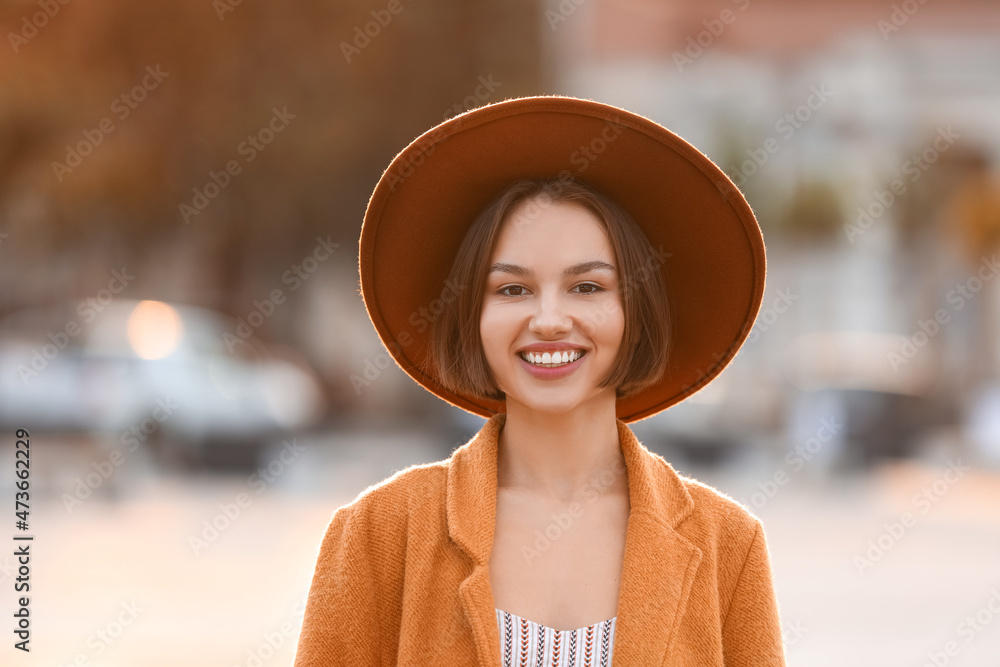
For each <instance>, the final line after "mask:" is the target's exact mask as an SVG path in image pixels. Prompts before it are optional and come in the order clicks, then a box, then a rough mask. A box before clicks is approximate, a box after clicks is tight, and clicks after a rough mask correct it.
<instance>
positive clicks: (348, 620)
mask: <svg viewBox="0 0 1000 667" xmlns="http://www.w3.org/2000/svg"><path fill="white" fill-rule="evenodd" d="M366 514H367V513H366V511H365V507H364V506H362V505H360V504H358V503H355V504H352V505H346V506H344V507H341V508H340V509H338V510H337V511H336V512H335V513H334V515H333V518H332V519H331V521H330V525H329V526H328V527H327V530H326V533H325V535H324V536H323V541H322V544H321V546H320V551H319V557H318V558H317V560H316V569H315V571H314V573H313V578H312V584H311V585H310V587H309V595H308V598H307V599H306V608H305V612H304V616H303V619H302V631H301V633H300V634H299V643H298V647H297V648H296V651H295V662H294V667H334V666H339V665H344V666H350V667H368V666H376V665H380V664H381V654H380V646H379V643H378V642H379V637H378V634H377V631H378V628H379V623H378V614H379V609H378V604H377V601H378V595H377V591H378V585H377V581H376V579H375V573H376V572H377V571H378V570H377V567H376V564H375V563H373V562H372V559H371V555H372V554H371V553H370V552H371V549H370V548H369V544H368V536H369V534H370V533H369V530H368V520H367V517H366Z"/></svg>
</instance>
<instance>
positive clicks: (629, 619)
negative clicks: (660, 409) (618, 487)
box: [446, 413, 702, 667]
mask: <svg viewBox="0 0 1000 667" xmlns="http://www.w3.org/2000/svg"><path fill="white" fill-rule="evenodd" d="M506 417H507V415H506V413H498V414H496V415H494V416H493V417H491V418H490V419H489V420H488V421H487V422H486V423H485V424H484V425H483V427H482V428H481V429H480V431H479V432H478V433H477V434H476V435H475V436H474V437H473V438H472V440H470V441H469V442H468V443H466V444H465V445H463V446H462V447H460V448H458V449H457V450H456V451H455V452H454V453H453V454H452V457H451V460H450V462H449V464H448V489H447V494H448V496H447V501H446V502H447V509H446V512H447V520H448V532H449V534H450V535H451V538H452V539H453V540H454V541H455V543H456V544H458V545H459V547H460V548H461V549H462V550H463V551H465V552H466V553H467V554H468V555H469V557H470V558H471V559H472V562H473V569H472V572H471V574H469V576H467V577H466V578H465V579H464V580H463V581H462V583H461V584H460V586H459V592H460V595H461V598H462V604H463V608H464V611H465V614H466V616H467V618H468V620H469V623H470V625H471V626H472V628H473V633H474V635H475V640H476V646H477V650H478V652H479V661H480V664H484V665H486V664H489V665H496V664H500V657H501V656H500V633H499V630H498V629H497V626H496V611H495V607H494V601H493V592H492V589H491V588H490V579H489V559H490V553H491V552H492V549H493V532H494V528H495V527H496V501H497V448H498V443H499V435H500V431H501V430H502V429H503V424H504V422H505V421H506ZM616 421H617V423H618V439H619V442H620V443H621V449H622V454H623V456H624V459H625V466H626V468H627V470H628V485H629V503H630V506H631V507H630V510H629V519H628V528H627V532H626V536H625V560H624V567H623V570H622V581H621V588H620V592H619V597H618V620H617V621H616V623H615V643H614V662H615V667H631V666H633V665H635V666H638V665H648V664H661V663H662V662H663V660H664V659H665V657H666V655H667V651H668V650H669V648H670V646H671V644H672V642H673V639H674V636H675V632H674V630H675V627H676V625H677V623H678V622H679V620H680V619H681V617H682V616H683V615H684V609H685V607H686V606H687V602H688V595H689V593H690V590H691V584H692V582H693V580H694V574H695V572H696V571H697V569H698V565H699V563H700V562H701V559H702V552H701V550H700V549H699V548H697V547H696V546H694V545H693V544H691V543H690V542H689V541H688V540H686V539H685V538H684V537H683V536H681V535H680V534H679V533H678V532H677V531H676V530H675V526H676V525H677V524H678V523H679V522H680V521H682V520H683V519H684V518H685V517H686V516H687V515H688V514H690V513H691V511H692V510H693V509H694V501H693V500H692V498H691V494H690V493H688V490H687V488H686V486H685V484H684V482H683V481H682V480H681V478H680V476H679V475H678V474H677V473H676V472H675V471H674V469H673V468H672V467H671V466H670V465H669V464H668V463H667V462H666V461H665V460H663V459H662V458H660V457H659V456H656V455H654V454H652V453H651V452H650V451H649V450H648V449H646V448H645V447H644V446H643V445H642V444H641V443H640V442H639V440H638V439H637V438H636V437H635V434H634V433H633V432H632V429H630V428H629V427H628V425H627V424H625V422H623V421H622V420H621V419H617V420H616ZM653 628H655V631H652V630H651V629H653Z"/></svg>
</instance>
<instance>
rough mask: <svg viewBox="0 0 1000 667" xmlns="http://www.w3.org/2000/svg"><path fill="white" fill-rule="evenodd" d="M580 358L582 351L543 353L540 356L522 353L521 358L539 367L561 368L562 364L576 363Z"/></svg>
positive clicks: (532, 353)
mask: <svg viewBox="0 0 1000 667" xmlns="http://www.w3.org/2000/svg"><path fill="white" fill-rule="evenodd" d="M581 356H583V351H582V350H573V351H572V352H570V351H569V350H564V351H563V352H543V353H542V354H536V353H534V352H522V353H521V358H523V359H524V360H525V361H527V362H528V363H530V364H535V365H539V366H544V365H549V366H561V365H562V364H568V363H570V362H572V361H576V360H577V359H579V358H580V357H581Z"/></svg>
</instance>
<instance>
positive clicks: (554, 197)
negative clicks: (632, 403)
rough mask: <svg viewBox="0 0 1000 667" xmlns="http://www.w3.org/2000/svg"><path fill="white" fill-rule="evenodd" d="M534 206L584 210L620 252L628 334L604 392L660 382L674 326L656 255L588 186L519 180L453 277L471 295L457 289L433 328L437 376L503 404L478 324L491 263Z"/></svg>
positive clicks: (472, 237) (481, 225) (479, 221)
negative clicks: (524, 208) (521, 212)
mask: <svg viewBox="0 0 1000 667" xmlns="http://www.w3.org/2000/svg"><path fill="white" fill-rule="evenodd" d="M530 202H539V203H543V204H550V203H556V202H571V203H576V204H580V205H582V206H584V207H586V208H587V209H589V210H590V211H591V212H592V213H594V214H595V215H596V216H597V218H598V219H599V220H600V221H601V224H602V225H603V227H604V230H605V233H606V234H607V236H608V239H609V241H610V243H611V247H612V249H613V250H614V253H615V258H616V260H617V262H618V264H617V266H618V272H619V293H620V295H621V299H622V310H623V312H624V316H625V330H624V334H623V336H622V342H621V347H620V349H619V351H618V358H617V360H616V362H615V365H614V367H613V368H612V370H611V373H610V374H609V375H608V377H606V378H605V379H604V380H603V381H602V382H601V384H600V385H599V386H601V387H607V386H609V385H611V384H613V385H614V386H615V395H616V397H617V398H622V397H625V396H629V395H632V394H634V393H636V392H638V391H640V390H642V389H644V388H646V387H648V386H649V385H651V384H654V383H655V382H657V381H658V380H659V379H660V378H661V377H662V375H663V373H664V371H665V369H666V366H667V357H668V355H669V349H668V348H669V344H670V338H671V336H670V328H671V325H672V320H673V318H672V317H671V315H670V304H669V302H668V300H667V293H666V287H665V286H664V283H663V278H662V275H661V272H660V269H659V266H658V256H657V254H656V252H655V251H654V250H653V247H652V246H651V245H650V243H649V239H647V238H646V235H645V234H644V233H643V231H642V229H641V228H640V227H639V225H638V223H636V221H635V220H634V219H633V218H632V216H631V215H630V214H629V213H628V212H627V211H626V210H625V209H623V208H622V207H621V206H619V205H618V204H616V203H615V202H614V201H612V200H611V199H609V198H608V197H606V196H605V195H603V194H601V193H600V192H598V191H596V190H594V189H593V188H591V187H590V186H588V185H585V184H583V183H581V182H580V181H576V180H572V179H569V178H566V177H563V178H560V179H555V178H553V179H522V180H519V181H516V182H514V183H512V184H510V185H509V186H508V187H506V188H505V189H504V190H503V192H501V193H500V194H499V195H498V196H497V197H496V199H494V200H493V202H492V203H490V204H489V205H488V206H487V207H486V208H485V209H483V211H482V212H481V213H480V214H479V216H478V217H477V218H476V219H475V221H474V222H473V223H472V226H471V227H470V228H469V230H468V232H466V235H465V238H464V239H463V240H462V244H461V246H460V247H459V249H458V254H457V255H456V257H455V261H454V263H453V264H452V267H451V272H450V273H449V275H448V280H449V281H450V282H451V284H453V285H462V286H464V287H469V289H464V288H463V289H461V290H459V292H458V294H457V295H456V298H454V299H452V300H451V301H450V302H448V303H447V304H445V307H444V310H442V311H441V313H440V314H439V315H438V317H437V318H435V320H434V321H433V323H432V329H431V338H430V355H429V359H428V367H430V368H432V369H433V370H432V371H431V372H432V373H434V374H435V376H436V377H437V379H438V381H439V382H440V383H441V384H442V385H443V386H445V387H446V388H448V390H449V391H452V392H454V393H457V394H465V395H471V396H477V397H480V398H488V399H492V400H504V398H505V395H504V392H503V391H501V390H500V388H499V387H498V386H497V384H496V381H495V379H494V378H493V373H492V372H491V371H490V368H489V364H488V363H487V361H486V354H485V352H484V351H483V346H482V339H481V337H480V334H479V320H480V315H481V312H482V305H483V296H484V292H485V289H486V278H487V269H488V264H489V260H490V258H491V257H492V256H493V250H494V249H495V247H496V243H497V239H498V238H499V236H500V231H501V230H502V228H503V225H504V223H505V222H506V221H507V219H508V218H509V217H510V214H511V213H512V212H513V211H514V209H515V208H517V207H518V205H520V204H522V203H525V204H526V205H527V204H528V203H530ZM651 262H652V265H651Z"/></svg>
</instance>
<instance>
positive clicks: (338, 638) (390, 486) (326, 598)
mask: <svg viewBox="0 0 1000 667" xmlns="http://www.w3.org/2000/svg"><path fill="white" fill-rule="evenodd" d="M505 421H506V413H500V414H497V415H494V416H493V417H491V418H490V419H489V420H488V421H487V422H486V423H485V424H484V425H483V427H482V429H480V431H479V432H478V433H477V434H476V435H475V436H474V437H473V438H472V439H471V440H470V441H469V442H467V443H466V444H465V445H463V446H462V447H459V448H458V449H456V450H455V452H454V453H453V454H452V455H451V457H450V458H448V459H445V460H443V461H438V462H435V463H429V464H421V465H415V466H411V467H409V468H407V469H405V470H402V471H400V472H397V473H396V474H395V475H393V476H392V477H389V478H388V479H386V480H384V481H383V482H381V483H379V484H376V485H373V486H371V487H369V488H368V489H366V490H364V491H363V492H361V493H360V494H359V495H358V497H357V498H355V499H354V500H353V501H352V502H351V503H349V504H348V505H345V506H343V507H341V508H339V509H338V510H337V511H336V512H335V513H334V515H333V517H332V520H331V522H330V525H329V527H328V528H327V531H326V534H325V535H324V537H323V539H322V542H321V545H320V549H319V555H318V558H317V561H316V569H315V572H314V574H313V579H312V584H311V586H310V589H309V596H308V599H307V602H306V610H305V617H304V619H303V623H302V632H301V634H300V636H299V643H298V648H297V652H296V655H295V663H294V664H295V667H320V666H323V667H330V666H332V665H350V666H351V667H361V666H366V665H384V666H386V667H388V666H390V665H424V666H426V665H447V666H449V667H456V666H460V665H481V666H483V667H498V666H499V665H500V664H501V654H500V635H499V630H498V628H497V622H496V607H495V603H494V599H493V593H492V590H491V587H490V579H489V569H488V566H489V558H490V553H491V550H492V543H493V532H494V528H495V525H496V495H497V446H498V438H499V434H500V431H501V430H502V428H503V424H504V422H505ZM617 423H618V433H619V440H620V443H621V449H622V454H623V456H624V459H625V464H626V467H627V470H628V485H629V500H630V503H631V508H630V514H629V519H628V529H627V534H626V539H625V559H624V567H623V571H622V581H621V588H620V592H619V598H618V614H617V621H616V629H615V638H614V645H613V647H614V665H615V667H648V666H650V665H670V666H672V667H686V666H690V667H696V666H697V667H711V666H714V665H725V666H727V667H740V666H749V665H753V666H777V665H784V664H785V661H784V650H783V645H782V639H781V628H780V622H779V616H778V606H777V601H776V600H775V596H774V590H773V586H772V578H771V568H770V561H769V557H768V552H767V544H766V540H765V535H764V529H763V526H762V525H761V523H760V521H759V520H758V519H757V517H755V516H754V515H753V514H751V513H750V512H749V511H748V510H747V509H746V508H744V507H743V506H742V505H740V504H739V503H737V502H736V501H734V500H732V499H731V498H729V497H728V496H725V495H724V494H722V493H721V492H719V491H717V490H716V489H714V488H712V487H710V486H708V485H706V484H703V483H701V482H698V481H697V480H694V479H690V478H687V477H683V476H681V475H679V474H678V473H677V472H676V471H675V470H674V469H673V468H672V467H671V466H670V464H669V463H667V462H666V461H665V460H664V459H663V458H662V457H660V456H658V455H656V454H654V453H652V452H650V451H649V450H648V449H647V448H646V447H645V446H644V445H642V443H640V442H639V440H638V439H637V438H636V436H635V434H634V433H633V432H632V430H631V428H629V426H628V425H627V424H626V423H625V422H623V421H622V420H621V419H618V420H617Z"/></svg>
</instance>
